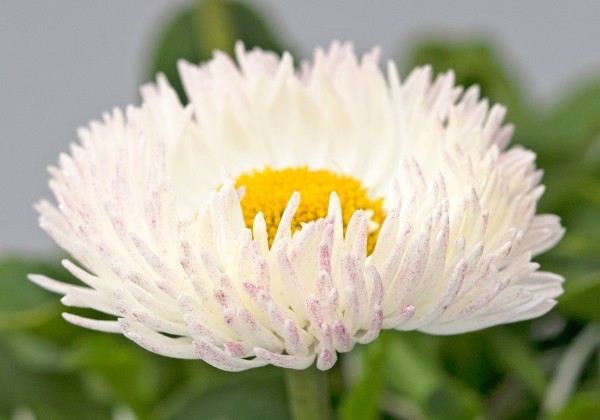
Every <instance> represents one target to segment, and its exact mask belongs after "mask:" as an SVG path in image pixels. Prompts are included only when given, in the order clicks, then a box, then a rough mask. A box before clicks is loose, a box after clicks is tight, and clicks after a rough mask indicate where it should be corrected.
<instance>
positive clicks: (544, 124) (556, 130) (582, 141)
mask: <svg viewBox="0 0 600 420" xmlns="http://www.w3.org/2000/svg"><path fill="white" fill-rule="evenodd" d="M599 134H600V79H596V80H591V81H589V82H587V83H584V84H583V85H581V86H580V87H579V88H577V89H576V90H575V91H574V92H572V93H571V92H570V93H569V94H567V95H566V96H565V97H564V98H562V99H561V100H560V101H559V102H558V104H557V105H556V106H555V107H554V108H553V109H552V110H551V111H550V112H548V113H547V114H546V116H545V117H544V118H543V119H541V120H540V122H539V123H538V124H536V126H535V127H531V129H530V130H528V132H527V138H524V144H525V145H526V146H527V147H531V148H533V149H534V150H536V151H537V152H538V155H539V160H540V162H541V164H543V165H544V166H551V165H555V164H562V163H564V162H566V161H572V162H574V163H577V164H579V165H580V168H582V169H583V168H585V167H581V161H582V160H583V161H584V162H585V163H587V164H588V168H589V169H592V170H594V171H595V173H596V174H598V173H599V168H598V167H597V166H594V165H595V164H597V163H598V161H597V160H594V159H590V160H588V159H586V155H587V154H588V151H589V150H593V148H592V146H593V145H594V141H595V140H596V139H597V137H598V135H599ZM591 156H592V155H590V157H591Z"/></svg>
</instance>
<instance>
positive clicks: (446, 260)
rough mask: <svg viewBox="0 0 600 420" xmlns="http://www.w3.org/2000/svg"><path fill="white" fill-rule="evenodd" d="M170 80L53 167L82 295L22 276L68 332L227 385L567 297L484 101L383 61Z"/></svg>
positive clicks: (231, 66)
mask: <svg viewBox="0 0 600 420" xmlns="http://www.w3.org/2000/svg"><path fill="white" fill-rule="evenodd" d="M236 56H237V64H236V63H235V62H234V61H233V60H232V59H231V58H230V57H228V56H226V55H224V54H222V53H216V54H215V56H214V58H213V59H212V60H211V61H210V62H208V63H206V64H204V65H202V66H195V65H191V64H188V63H186V62H181V63H180V65H179V68H180V73H181V77H182V79H183V82H184V85H185V89H186V92H187V95H188V97H189V100H190V104H189V105H187V106H184V105H182V104H181V103H180V101H179V99H178V97H177V95H176V94H175V92H174V91H173V89H172V88H171V87H170V86H169V84H168V82H167V81H166V80H165V78H164V77H162V76H159V77H158V81H157V84H156V85H148V86H145V87H144V88H143V89H142V96H143V103H142V105H141V107H139V108H138V107H129V108H128V109H127V111H126V113H125V114H124V113H123V112H121V111H120V110H118V109H117V110H115V111H113V112H112V113H111V114H107V115H105V116H104V120H103V121H102V122H92V123H91V124H90V126H89V128H87V129H82V130H81V131H80V132H79V137H80V140H81V141H80V143H79V144H76V145H73V146H72V148H71V153H70V155H62V156H61V157H60V161H59V165H58V167H55V168H51V169H50V172H51V175H52V179H51V181H50V187H51V189H52V191H53V193H54V196H55V197H56V201H57V203H58V205H57V206H55V205H52V204H50V203H48V202H45V201H42V202H41V203H39V204H38V206H37V209H38V211H39V213H40V215H41V217H40V221H41V222H40V223H41V226H42V227H43V228H44V229H45V230H46V231H47V232H48V233H49V234H50V235H51V236H52V237H53V238H54V240H55V241H56V242H57V243H58V244H59V245H60V246H61V247H63V248H64V249H65V250H67V251H68V252H69V253H70V254H71V255H72V256H73V258H74V259H75V260H76V261H77V262H78V263H79V265H75V264H74V263H72V262H71V261H64V265H65V267H66V268H67V269H68V270H69V271H70V272H71V273H73V275H75V276H76V277H77V278H78V279H80V280H81V281H82V282H83V283H85V285H86V286H76V285H71V284H64V283H60V282H57V281H55V280H52V279H49V278H46V277H43V276H36V275H32V276H31V279H32V280H33V281H34V282H36V283H38V284H39V285H41V286H43V287H45V288H47V289H49V290H52V291H55V292H57V293H60V294H63V295H64V297H63V299H62V302H63V303H64V304H65V305H69V306H76V307H86V308H92V309H95V310H97V311H100V312H104V313H106V314H110V315H112V316H114V317H115V318H116V319H114V320H94V319H88V318H83V317H80V316H76V315H73V314H65V315H64V316H65V318H66V319H67V320H68V321H69V322H72V323H74V324H76V325H80V326H82V327H86V328H92V329H96V330H100V331H106V332H115V333H123V334H124V335H125V336H127V337H128V338H130V339H131V340H133V341H135V342H136V343H138V344H139V345H140V346H142V347H144V348H146V349H148V350H150V351H153V352H156V353H159V354H162V355H165V356H170V357H178V358H189V359H198V358H199V359H203V360H205V361H206V362H208V363H210V364H212V365H214V366H217V367H219V368H221V369H225V370H231V371H237V370H244V369H248V368H252V367H256V366H262V365H265V364H273V365H277V366H282V367H289V368H295V369H302V368H306V367H308V366H310V365H311V364H312V363H314V361H315V358H316V360H317V366H318V367H319V368H320V369H328V368H330V367H331V366H333V364H334V363H335V361H336V358H337V353H338V352H347V351H349V350H350V349H352V348H353V346H354V345H355V344H356V343H367V342H370V341H372V340H374V339H375V338H376V337H377V336H378V334H379V332H380V331H381V330H382V329H390V328H391V329H398V330H420V331H424V332H427V333H432V334H456V333H462V332H466V331H472V330H477V329H480V328H485V327H488V326H492V325H497V324H502V323H508V322H515V321H519V320H523V319H529V318H533V317H536V316H539V315H541V314H543V313H545V312H547V311H548V310H550V308H552V306H553V305H554V304H555V300H554V298H556V297H557V296H558V295H559V294H560V293H561V292H562V286H561V284H562V278H561V277H560V276H557V275H555V274H551V273H544V272H540V271H538V264H536V263H534V262H532V261H531V259H532V257H533V256H534V255H536V254H539V253H541V252H543V251H545V250H547V249H548V248H550V247H552V246H553V245H554V244H555V243H556V242H557V241H558V240H559V239H560V238H561V236H562V234H563V229H562V227H561V226H560V223H559V220H558V218H557V217H556V216H553V215H537V214H536V204H537V201H538V199H539V198H540V196H541V195H542V193H543V186H541V185H540V184H539V183H540V180H541V177H542V174H541V171H539V170H537V169H536V167H535V164H534V160H535V155H534V154H533V153H532V152H530V151H527V150H524V149H523V148H520V147H512V148H507V146H508V143H509V140H510V138H511V135H512V131H513V129H512V126H510V125H503V122H502V121H503V117H504V114H505V109H504V108H503V107H501V106H499V105H494V106H492V107H491V108H490V107H489V106H488V103H487V101H486V100H481V99H479V94H478V89H477V88H476V87H472V88H469V89H467V90H466V91H464V92H463V90H462V88H460V87H456V86H454V75H453V74H452V72H448V73H445V74H441V75H439V76H437V77H436V78H435V79H434V80H432V74H431V73H432V72H431V69H430V68H429V67H423V68H417V69H416V70H414V71H413V72H412V73H411V74H410V75H409V76H408V77H407V78H406V80H404V81H403V82H401V81H400V78H399V76H398V74H397V71H396V67H395V66H394V64H392V63H390V64H388V66H387V70H386V72H382V70H381V69H380V67H379V65H378V52H377V51H374V52H372V53H370V54H367V55H365V56H363V57H362V58H361V59H358V58H357V57H356V56H355V54H354V52H353V50H352V47H351V46H350V45H340V44H336V43H334V44H333V45H332V46H331V48H330V49H329V50H328V51H326V52H325V51H322V50H317V51H316V52H315V55H314V58H313V61H312V63H305V64H304V65H303V66H302V67H301V70H300V71H299V72H296V71H295V69H294V66H293V62H292V58H291V57H290V56H289V54H284V55H283V57H281V58H279V57H277V56H275V55H274V54H272V53H269V52H264V51H261V50H253V51H249V52H248V51H245V50H244V47H243V46H242V45H241V44H240V45H237V48H236Z"/></svg>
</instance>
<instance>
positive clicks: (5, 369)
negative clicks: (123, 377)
mask: <svg viewBox="0 0 600 420" xmlns="http://www.w3.org/2000/svg"><path fill="white" fill-rule="evenodd" d="M4 341H5V340H4V339H2V340H0V372H2V380H1V381H0V396H1V398H0V416H6V417H9V418H10V416H11V413H13V412H14V410H15V409H17V408H18V407H27V408H28V410H30V411H31V412H33V414H34V415H35V416H36V418H40V419H49V420H54V419H56V420H60V419H65V418H85V417H89V418H94V419H109V418H110V407H108V406H106V405H103V404H100V403H98V402H97V401H95V400H94V399H92V398H90V396H89V395H87V394H86V393H85V392H82V388H81V382H80V381H79V378H77V377H75V376H72V375H66V374H57V373H51V372H48V373H40V372H38V371H35V370H31V367H30V366H26V365H22V364H21V363H20V362H19V361H18V360H16V359H15V358H14V357H13V354H12V350H9V349H7V347H6V344H5V342H4Z"/></svg>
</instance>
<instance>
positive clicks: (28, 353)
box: [0, 0, 600, 420]
mask: <svg viewBox="0 0 600 420" xmlns="http://www.w3.org/2000/svg"><path fill="white" fill-rule="evenodd" d="M236 39H241V40H243V41H244V42H245V44H246V46H247V47H253V46H260V47H263V48H266V49H270V50H274V51H276V52H281V51H282V50H283V49H284V48H283V45H284V43H283V42H282V41H281V40H280V39H279V37H278V36H276V34H275V31H274V30H273V29H272V28H271V27H270V25H269V24H268V22H267V21H266V20H265V19H264V18H263V17H262V16H261V15H260V14H259V13H258V12H257V11H255V10H253V9H252V8H250V7H249V6H247V5H245V4H243V3H234V2H229V1H224V0H206V1H204V2H197V3H195V4H193V5H192V6H190V7H189V8H187V9H185V10H183V11H181V12H180V14H179V15H177V16H176V17H175V18H174V19H173V20H172V21H171V22H170V23H169V24H168V25H167V26H166V28H165V29H164V31H163V32H162V33H161V36H160V38H159V39H158V40H157V47H156V49H155V53H154V55H153V58H152V64H151V69H150V73H151V74H152V75H154V74H155V73H156V72H157V71H162V72H164V73H165V74H166V75H167V76H168V78H169V80H170V81H171V83H174V84H175V85H176V86H177V87H178V89H179V92H180V94H182V92H181V84H180V82H179V79H178V76H177V75H176V65H175V63H176V60H178V59H180V58H184V59H187V60H189V61H192V62H199V61H203V60H206V59H208V58H209V57H210V55H211V53H212V51H213V49H214V48H217V47H218V48H220V49H223V50H225V51H228V52H231V51H232V48H233V42H234V40H236ZM286 49H288V50H289V49H290V48H289V46H288V48H286ZM504 62H505V60H504V59H503V57H500V56H498V54H497V53H496V51H495V50H494V49H493V47H492V44H490V43H487V42H473V43H460V42H456V43H452V42H448V41H447V40H443V41H439V42H438V41H435V40H434V41H428V42H425V43H423V44H421V45H419V46H417V47H416V48H415V49H414V51H413V52H412V54H411V55H410V57H409V60H408V64H409V66H408V67H409V68H412V67H413V66H415V65H419V64H424V63H428V64H432V65H433V67H434V69H435V70H436V71H444V70H446V69H450V68H451V69H454V70H455V72H456V76H457V79H458V83H459V84H462V85H465V86H469V85H472V84H478V85H479V86H480V87H481V91H482V95H483V96H486V97H488V98H490V100H491V102H499V103H503V104H505V105H507V106H508V108H509V116H508V120H509V121H511V122H514V123H516V125H517V131H516V134H515V138H514V141H513V143H517V144H522V145H524V146H525V147H527V148H530V149H532V150H534V151H535V152H536V153H537V154H538V164H539V166H540V167H542V168H543V169H544V170H545V171H546V176H545V181H544V182H545V184H546V186H547V192H546V194H545V196H544V198H543V200H542V201H541V203H540V211H541V212H549V213H555V214H559V215H560V216H561V217H562V219H563V223H564V225H565V226H566V228H567V231H568V234H567V235H566V237H565V238H564V239H563V241H562V242H561V243H560V244H559V245H558V246H557V247H556V248H555V249H553V250H552V251H550V252H548V253H546V254H544V255H543V256H541V257H539V258H538V259H537V260H538V261H539V262H540V263H541V264H542V267H543V268H544V269H545V270H548V271H553V272H557V273H560V274H562V275H564V276H565V277H566V278H567V282H566V283H565V289H566V292H565V294H564V295H563V296H562V297H561V298H560V301H559V304H558V306H557V308H556V309H555V310H554V311H553V312H551V313H550V314H548V315H547V316H545V317H543V318H540V319H538V320H534V321H530V322H521V323H518V324H514V325H505V326H500V327H495V328H490V329H487V330H484V331H479V332H474V333H469V334H462V335H457V336H450V337H437V336H429V335H425V334H420V333H400V332H394V331H385V332H384V333H382V335H381V337H379V338H378V339H377V340H376V341H374V342H373V343H372V344H370V345H368V346H360V347H358V348H356V349H355V351H354V352H353V353H351V354H349V355H343V356H342V358H341V361H340V363H338V364H337V365H336V367H335V368H334V369H332V370H331V371H329V373H328V374H329V382H330V387H331V391H332V403H333V404H334V407H335V409H336V412H337V414H338V417H339V418H341V419H345V420H353V419H357V420H358V419H361V420H362V419H378V418H382V419H388V418H405V419H467V418H498V419H508V418H510V419H529V418H536V417H537V418H551V419H569V420H572V419H598V418H600V398H599V395H600V366H599V362H598V360H599V358H598V352H599V345H600V328H598V321H599V320H600V258H599V255H600V222H599V220H600V136H599V134H600V79H596V80H589V81H587V82H585V83H583V84H582V85H581V86H579V87H577V88H576V89H574V90H572V91H570V92H569V93H568V94H567V95H565V96H564V97H562V98H559V100H558V101H557V102H556V103H555V104H550V105H548V106H540V105H539V104H534V103H530V102H529V101H527V100H526V98H525V97H524V94H523V92H524V90H523V89H522V86H520V85H519V83H518V81H517V80H515V78H514V77H513V74H512V73H511V71H510V70H509V69H508V68H506V67H505V66H504V65H503V63H504ZM182 97H183V96H182ZM56 260H58V259H50V260H48V261H56ZM31 272H35V273H43V274H46V275H48V276H50V277H53V278H57V279H62V280H66V281H72V279H71V278H70V276H69V275H68V274H67V273H66V271H65V270H64V269H62V267H60V266H59V265H58V263H54V262H47V261H46V260H35V259H31V258H25V257H22V258H15V257H6V258H4V259H3V260H2V261H1V262H0V332H1V335H0V372H2V380H1V381H0V419H8V418H19V417H20V418H27V416H28V415H30V414H33V415H35V416H36V417H37V418H39V419H65V418H82V417H84V416H85V417H88V418H93V419H96V418H97V419H103V418H107V419H108V418H131V416H132V415H133V416H135V417H137V418H140V419H157V420H158V419H188V418H189V419H192V418H200V417H201V418H203V419H217V418H219V419H226V418H227V419H242V418H244V419H249V418H257V419H258V418H260V419H284V418H288V417H289V412H288V409H287V406H286V396H285V390H284V380H283V374H282V371H281V370H280V369H276V368H272V367H265V368H260V369H254V370H251V371H247V372H242V373H236V374H231V373H226V372H221V371H219V370H217V369H214V368H212V367H210V366H208V365H206V364H205V363H203V362H201V361H182V360H174V359H168V358H164V357H160V356H156V355H154V354H151V353H149V352H147V351H145V350H143V349H141V348H140V347H138V346H137V345H135V344H133V343H132V342H130V341H128V340H127V339H125V338H124V337H122V336H119V335H110V334H104V333H97V332H93V331H87V330H84V329H81V328H78V327H74V326H71V325H70V324H68V323H66V322H65V321H63V320H62V319H61V317H60V312H61V310H62V308H61V305H60V303H59V302H58V299H57V298H56V296H55V295H52V294H49V293H48V292H46V291H44V290H42V289H40V288H38V287H37V286H34V285H32V284H30V283H28V282H27V281H26V280H25V276H26V274H27V273H31ZM75 312H76V313H80V314H85V311H77V310H76V311H75ZM594 356H595V357H594ZM128 416H129V417H128Z"/></svg>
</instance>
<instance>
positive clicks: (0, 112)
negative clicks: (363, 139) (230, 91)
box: [0, 0, 600, 252]
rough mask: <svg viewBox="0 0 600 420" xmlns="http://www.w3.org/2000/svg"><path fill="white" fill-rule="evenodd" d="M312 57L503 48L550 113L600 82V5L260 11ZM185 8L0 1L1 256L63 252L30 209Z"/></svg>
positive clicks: (116, 1) (590, 1) (396, 4)
mask: <svg viewBox="0 0 600 420" xmlns="http://www.w3.org/2000/svg"><path fill="white" fill-rule="evenodd" d="M250 2H251V3H254V4H256V5H257V6H258V7H260V8H261V9H262V10H264V11H266V12H268V14H269V15H270V16H271V18H272V21H273V22H274V23H275V25H276V27H277V29H278V30H279V31H280V32H282V33H283V34H284V35H285V36H286V37H287V39H288V40H290V41H291V42H293V43H294V45H297V46H298V47H299V48H300V51H301V52H302V53H303V54H304V55H308V54H309V52H310V51H311V50H312V48H313V47H314V46H315V45H324V46H326V45H328V44H329V42H330V41H331V40H332V39H340V40H351V41H353V42H354V44H355V45H356V47H357V50H358V51H361V52H363V51H366V50H368V49H370V48H371V47H372V46H374V45H380V46H381V47H383V49H384V53H385V56H386V57H394V58H398V57H402V56H403V54H402V52H403V51H406V49H407V48H408V47H409V46H410V45H412V44H413V43H414V42H415V41H416V40H418V39H419V38H420V37H421V36H423V35H433V34H437V35H439V34H442V35H451V36H453V37H458V38H467V37H469V36H471V35H484V36H486V37H488V38H491V39H493V40H494V41H495V42H496V44H497V45H498V47H499V48H500V50H501V51H502V52H503V53H504V55H505V57H506V58H507V59H508V60H510V63H509V64H510V65H511V66H512V67H513V68H514V69H516V70H517V71H518V73H519V74H520V76H521V78H522V81H523V82H524V86H526V88H527V89H528V91H527V94H528V95H529V96H530V97H532V98H533V99H535V100H537V101H539V103H540V104H543V102H544V101H550V100H552V99H553V98H555V97H556V96H557V95H558V93H559V92H560V91H562V90H563V89H565V88H567V87H569V86H571V85H573V84H574V83H575V82H576V81H577V80H579V79H581V78H583V77H586V75H590V74H594V73H598V72H600V2H598V1H597V0H577V1H573V0H555V1H549V0H531V1H517V0H514V1H508V0H505V1H502V2H499V1H482V0H469V1H456V0H455V1H451V0H448V1H442V0H437V1H434V0H422V1H400V0H395V1H394V0H378V1H366V0H365V1H341V0H337V1H323V0H320V1H317V0H291V1H290V0H287V1H277V0H254V1H250ZM185 3H186V2H185V1H184V0H177V1H174V0H129V1H123V0H103V1H95V2H92V1H81V0H61V1H43V0H38V1H32V0H14V1H10V0H0V145H1V149H0V194H1V197H2V199H1V200H2V201H1V209H0V251H3V252H7V251H18V250H20V251H35V252H46V251H48V250H53V249H55V248H54V245H53V244H52V242H51V241H50V240H49V239H48V238H47V237H46V236H45V234H44V233H43V232H42V231H41V230H40V229H39V228H38V227H37V216H36V214H35V212H34V211H33V209H32V205H33V203H34V202H35V201H37V200H38V199H39V198H40V197H48V196H49V193H48V189H47V186H46V183H47V174H46V171H45V168H46V166H47V165H49V164H54V163H55V162H56V160H57V157H58V155H59V153H61V152H63V151H67V147H68V144H69V143H70V142H72V141H75V140H76V136H75V131H76V128H77V127H79V126H81V125H85V124H86V123H87V122H88V121H89V120H90V119H95V118H98V117H100V115H101V113H102V112H103V111H105V110H109V109H111V108H112V107H113V106H120V107H122V106H125V105H127V104H130V103H138V101H139V99H138V98H139V97H138V94H137V88H138V86H139V85H140V84H141V83H143V82H144V81H145V68H146V65H147V62H148V55H149V54H148V52H149V47H150V42H151V40H152V39H153V37H155V36H156V34H157V31H156V28H158V27H160V25H161V23H163V22H164V21H165V20H166V19H168V18H169V16H172V15H173V14H174V13H175V12H176V11H177V10H178V8H180V7H181V6H182V5H184V4H185Z"/></svg>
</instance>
